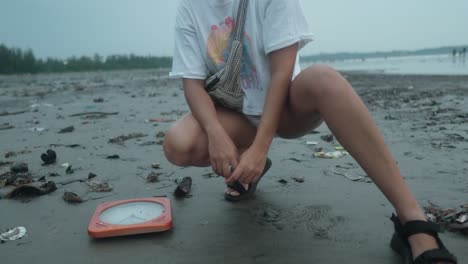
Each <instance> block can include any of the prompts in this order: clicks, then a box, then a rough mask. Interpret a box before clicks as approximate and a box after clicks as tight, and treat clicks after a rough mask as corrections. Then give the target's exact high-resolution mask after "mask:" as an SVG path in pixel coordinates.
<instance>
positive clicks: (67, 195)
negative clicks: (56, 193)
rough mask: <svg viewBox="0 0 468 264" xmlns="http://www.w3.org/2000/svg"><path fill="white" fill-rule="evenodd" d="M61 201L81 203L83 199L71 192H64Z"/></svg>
mask: <svg viewBox="0 0 468 264" xmlns="http://www.w3.org/2000/svg"><path fill="white" fill-rule="evenodd" d="M62 198H63V200H64V201H65V202H68V203H82V202H83V199H81V197H80V196H79V195H78V194H76V193H72V192H64V193H63V196H62Z"/></svg>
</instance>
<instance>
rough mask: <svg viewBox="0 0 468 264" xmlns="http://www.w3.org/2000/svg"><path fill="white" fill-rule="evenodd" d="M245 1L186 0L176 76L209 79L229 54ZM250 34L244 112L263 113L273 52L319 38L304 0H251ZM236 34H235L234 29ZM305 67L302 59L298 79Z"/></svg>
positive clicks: (246, 44) (177, 44)
mask: <svg viewBox="0 0 468 264" xmlns="http://www.w3.org/2000/svg"><path fill="white" fill-rule="evenodd" d="M239 2H240V0H181V3H180V5H179V8H178V11H177V18H176V25H175V52H174V56H173V64H172V71H171V73H170V76H171V77H175V78H189V79H206V78H207V77H208V76H209V75H211V74H213V73H215V72H216V71H217V70H218V69H219V68H221V67H222V66H223V65H224V63H225V62H226V60H227V57H228V55H229V44H230V40H231V38H230V36H231V33H234V32H235V21H234V20H235V19H236V16H237V10H238V7H239ZM246 19H247V20H246V25H245V33H244V41H243V43H244V55H243V57H242V64H243V65H242V71H241V83H242V88H243V90H244V92H245V96H244V105H243V112H244V113H245V114H247V115H261V113H262V110H263V105H264V103H265V98H266V95H267V90H268V85H269V82H270V76H271V75H270V66H269V60H268V56H267V55H268V53H270V52H272V51H275V50H278V49H281V48H284V47H287V46H290V45H292V44H294V43H299V48H302V47H304V45H306V44H307V43H308V42H310V41H312V40H313V35H312V33H311V32H310V31H309V26H308V23H307V20H306V18H305V16H304V13H303V8H302V5H301V2H300V0H250V1H249V5H248V10H247V18H246ZM233 35H234V34H233ZM299 72H300V67H299V56H298V57H297V58H296V64H295V67H294V73H293V79H294V77H296V76H297V75H298V74H299Z"/></svg>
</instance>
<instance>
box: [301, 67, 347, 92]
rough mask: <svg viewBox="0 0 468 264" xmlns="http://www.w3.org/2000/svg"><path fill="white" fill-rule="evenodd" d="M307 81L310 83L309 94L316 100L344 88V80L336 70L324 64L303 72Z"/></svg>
mask: <svg viewBox="0 0 468 264" xmlns="http://www.w3.org/2000/svg"><path fill="white" fill-rule="evenodd" d="M303 76H304V78H305V81H306V82H307V83H308V85H307V87H308V88H309V89H308V92H309V93H311V95H312V96H314V98H321V97H323V96H327V95H328V96H329V95H332V94H334V93H335V92H339V90H340V89H341V88H342V87H343V85H342V83H343V81H344V78H343V77H342V76H341V74H340V73H338V72H337V71H336V70H335V69H333V68H332V67H330V66H328V65H324V64H315V65H313V66H310V67H308V68H306V69H305V70H304V71H303Z"/></svg>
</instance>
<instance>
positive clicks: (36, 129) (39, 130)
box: [29, 127, 47, 132]
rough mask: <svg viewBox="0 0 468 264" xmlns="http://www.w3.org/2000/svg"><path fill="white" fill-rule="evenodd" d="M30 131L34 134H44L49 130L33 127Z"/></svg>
mask: <svg viewBox="0 0 468 264" xmlns="http://www.w3.org/2000/svg"><path fill="white" fill-rule="evenodd" d="M29 130H30V131H32V132H44V131H46V130H47V128H44V127H31V128H30V129H29Z"/></svg>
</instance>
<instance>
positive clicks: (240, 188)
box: [228, 181, 247, 194]
mask: <svg viewBox="0 0 468 264" xmlns="http://www.w3.org/2000/svg"><path fill="white" fill-rule="evenodd" d="M228 187H229V188H231V189H233V190H235V191H237V192H238V193H239V194H244V193H246V192H247V190H246V189H245V188H244V186H243V185H242V184H241V183H240V182H238V181H235V182H234V183H232V184H229V185H228Z"/></svg>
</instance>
